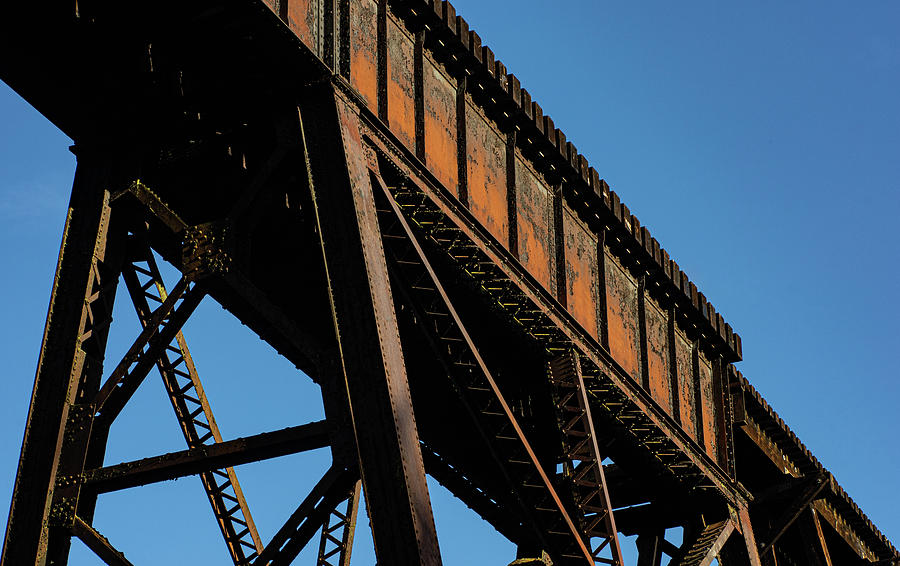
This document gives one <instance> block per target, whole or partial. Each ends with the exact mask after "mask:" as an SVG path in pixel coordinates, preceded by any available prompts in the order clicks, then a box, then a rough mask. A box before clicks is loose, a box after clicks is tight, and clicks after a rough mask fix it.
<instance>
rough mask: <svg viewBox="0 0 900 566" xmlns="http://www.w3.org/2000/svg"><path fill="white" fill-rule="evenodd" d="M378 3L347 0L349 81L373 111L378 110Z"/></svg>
mask: <svg viewBox="0 0 900 566" xmlns="http://www.w3.org/2000/svg"><path fill="white" fill-rule="evenodd" d="M377 14H378V5H377V4H376V3H375V2H374V1H373V0H350V84H351V85H353V88H355V89H356V90H357V92H359V94H360V95H361V96H362V97H363V99H364V100H365V101H366V105H367V106H368V107H369V109H370V110H372V112H378V49H377V42H376V40H375V38H376V35H377V28H378V20H377Z"/></svg>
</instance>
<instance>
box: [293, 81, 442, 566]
mask: <svg viewBox="0 0 900 566" xmlns="http://www.w3.org/2000/svg"><path fill="white" fill-rule="evenodd" d="M342 96H343V95H342V94H340V93H339V92H336V91H335V89H334V87H332V86H331V85H319V86H314V87H311V88H310V89H309V92H308V95H307V97H306V99H305V100H304V101H303V104H302V105H301V118H302V128H303V134H304V144H305V146H306V149H307V157H308V161H309V164H310V186H311V190H312V194H313V201H314V206H315V211H316V216H317V222H318V229H319V235H320V238H321V243H322V248H323V254H324V259H325V267H326V274H327V279H328V286H329V294H330V299H331V306H332V314H333V318H334V327H335V332H336V335H337V339H338V347H339V350H340V358H341V360H340V361H341V369H342V372H341V375H340V376H339V377H340V379H342V380H343V381H344V387H345V390H346V395H347V396H348V398H349V400H350V403H349V404H350V411H351V418H352V422H353V428H354V433H355V436H356V445H357V450H358V455H359V463H360V471H361V475H362V480H363V487H364V489H365V496H366V504H367V507H368V509H369V514H370V517H371V520H372V534H373V538H374V541H375V551H376V554H377V557H378V562H379V563H382V564H398V565H406V564H409V565H413V564H426V565H439V564H441V557H440V551H439V549H438V542H437V534H436V532H435V527H434V519H433V516H432V511H431V501H430V498H429V495H428V487H427V484H426V481H425V468H424V465H423V461H422V453H421V449H420V448H419V437H418V432H417V428H416V420H415V415H414V413H413V407H412V401H411V398H410V392H409V383H408V381H407V375H406V367H405V364H404V359H403V351H402V347H401V343H400V336H399V330H398V327H397V317H396V313H395V311H394V301H393V297H392V293H391V287H390V280H389V278H388V271H387V262H386V260H385V256H384V248H383V245H382V242H381V236H380V232H379V229H378V219H377V213H376V209H375V200H374V195H373V192H372V185H371V181H370V178H369V170H368V167H367V160H366V154H365V150H364V147H363V143H362V139H361V134H360V128H359V116H358V115H357V114H356V113H355V112H356V110H354V109H353V107H352V105H351V104H350V103H348V102H345V101H344V100H343V98H342Z"/></svg>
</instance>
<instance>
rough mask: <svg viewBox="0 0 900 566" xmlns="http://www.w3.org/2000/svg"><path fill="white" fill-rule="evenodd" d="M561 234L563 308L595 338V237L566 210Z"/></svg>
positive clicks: (596, 333)
mask: <svg viewBox="0 0 900 566" xmlns="http://www.w3.org/2000/svg"><path fill="white" fill-rule="evenodd" d="M563 234H564V236H563V237H564V239H565V248H564V253H565V270H566V308H568V309H569V312H570V313H572V316H574V317H575V320H577V321H578V322H579V324H581V326H582V327H583V328H584V329H585V330H586V331H587V333H588V334H589V335H591V336H593V337H594V338H597V337H598V332H597V330H598V328H597V315H598V313H597V308H598V298H597V292H598V287H597V237H596V236H595V235H594V234H592V233H591V232H590V230H588V228H587V226H585V225H584V224H583V223H582V222H581V221H579V220H578V218H577V217H576V216H575V215H574V214H572V213H571V212H570V211H569V210H566V211H565V212H564V214H563Z"/></svg>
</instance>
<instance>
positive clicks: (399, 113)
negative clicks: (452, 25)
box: [387, 16, 416, 152]
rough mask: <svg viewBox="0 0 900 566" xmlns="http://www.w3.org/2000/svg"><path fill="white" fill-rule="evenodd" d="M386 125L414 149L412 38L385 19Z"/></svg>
mask: <svg viewBox="0 0 900 566" xmlns="http://www.w3.org/2000/svg"><path fill="white" fill-rule="evenodd" d="M387 48H388V85H387V87H388V88H387V93H388V123H389V124H390V128H391V131H393V132H394V134H396V135H397V137H398V138H399V139H400V141H401V142H403V144H404V145H405V146H406V147H407V148H408V149H409V150H410V151H413V152H415V150H416V120H415V103H414V100H415V86H414V85H415V80H414V78H413V69H414V63H413V57H414V55H413V52H414V49H415V39H414V38H413V36H412V35H410V33H409V32H408V31H407V30H406V27H405V26H403V24H398V23H397V21H396V20H395V19H394V18H393V17H392V16H389V17H388V19H387Z"/></svg>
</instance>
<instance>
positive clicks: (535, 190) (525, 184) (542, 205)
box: [516, 150, 554, 293]
mask: <svg viewBox="0 0 900 566" xmlns="http://www.w3.org/2000/svg"><path fill="white" fill-rule="evenodd" d="M518 153H519V151H518V150H516V154H517V155H516V205H517V207H516V208H517V213H518V222H517V223H516V227H517V231H518V234H519V261H520V262H522V265H524V266H525V268H526V269H527V270H528V272H529V273H531V275H533V276H534V278H535V279H537V280H538V282H540V284H541V285H543V286H544V288H545V289H546V290H547V292H548V293H553V278H552V277H551V275H550V274H551V273H552V269H553V266H552V263H551V258H552V257H553V247H554V242H553V200H552V195H551V191H550V187H549V185H548V184H546V183H544V182H543V181H542V180H541V179H540V177H539V176H538V174H537V173H535V171H534V169H532V168H531V167H530V166H528V165H527V164H526V161H525V160H524V158H522V157H521V156H520V155H518Z"/></svg>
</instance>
